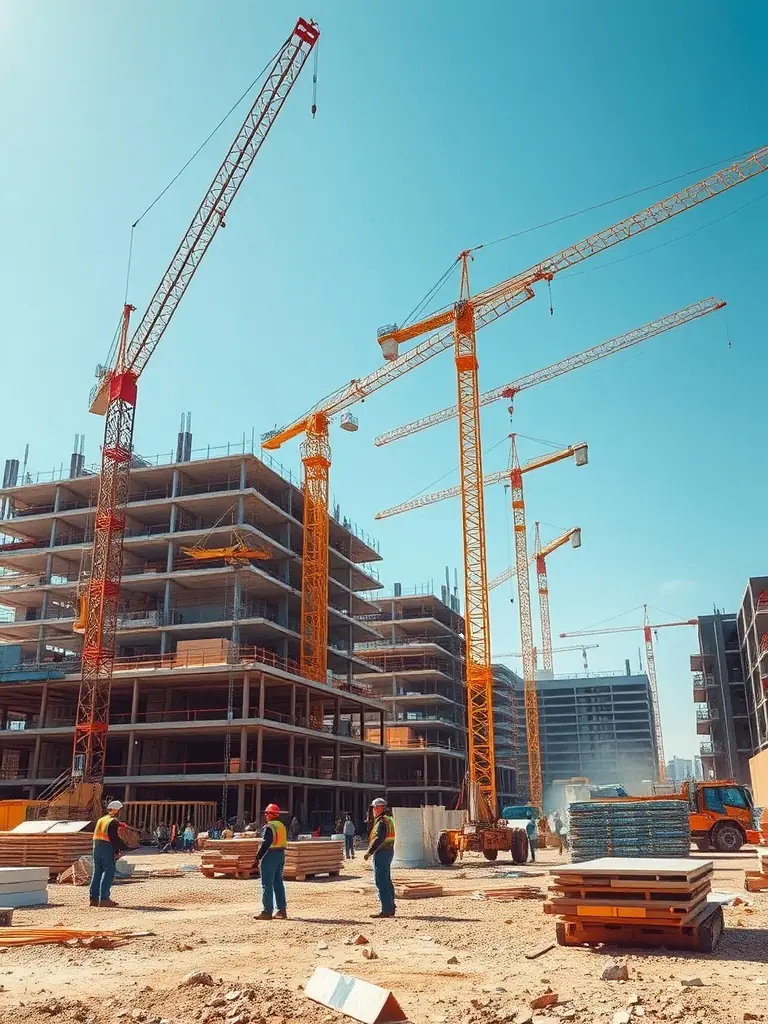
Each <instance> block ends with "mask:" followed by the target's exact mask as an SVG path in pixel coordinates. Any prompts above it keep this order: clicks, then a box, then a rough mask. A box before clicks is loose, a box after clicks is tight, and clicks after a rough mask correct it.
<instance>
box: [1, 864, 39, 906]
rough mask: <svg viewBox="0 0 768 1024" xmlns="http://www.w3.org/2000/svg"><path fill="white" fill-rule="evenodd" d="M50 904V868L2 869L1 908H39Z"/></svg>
mask: <svg viewBox="0 0 768 1024" xmlns="http://www.w3.org/2000/svg"><path fill="white" fill-rule="evenodd" d="M47 902H48V868H47V867H42V868H0V907H39V906H41V905H42V904H44V903H47Z"/></svg>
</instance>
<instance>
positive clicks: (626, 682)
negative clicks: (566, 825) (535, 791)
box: [516, 672, 658, 809]
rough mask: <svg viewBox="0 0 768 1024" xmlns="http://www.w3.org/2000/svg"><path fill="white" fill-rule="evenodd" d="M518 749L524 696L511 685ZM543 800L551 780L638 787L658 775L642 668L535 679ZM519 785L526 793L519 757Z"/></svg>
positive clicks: (523, 734)
mask: <svg viewBox="0 0 768 1024" xmlns="http://www.w3.org/2000/svg"><path fill="white" fill-rule="evenodd" d="M516 692H517V707H518V723H519V734H520V750H521V752H522V751H524V750H525V749H526V743H527V733H526V726H525V700H524V695H523V687H522V684H520V685H518V686H517V687H516ZM536 692H537V694H538V698H539V736H540V743H541V766H542V779H543V783H544V806H545V809H547V808H548V806H549V796H548V792H549V790H550V787H551V786H552V783H553V782H555V781H556V780H563V779H572V778H587V779H589V781H590V782H591V783H592V784H593V785H596V786H601V785H613V784H615V783H620V784H622V785H623V786H624V787H625V788H626V789H627V791H628V792H629V793H638V794H640V793H642V792H643V791H644V789H645V787H644V785H643V784H644V783H646V782H647V781H649V780H650V781H653V780H655V779H656V778H657V775H658V769H657V764H658V759H657V753H656V740H655V732H654V721H653V704H652V701H651V691H650V685H649V683H648V677H647V676H646V675H645V674H641V675H631V674H629V673H626V672H614V673H594V674H592V673H588V674H586V675H583V676H558V677H555V678H554V679H538V680H537V681H536ZM518 786H519V790H520V792H521V793H522V794H525V795H526V797H527V795H528V793H529V781H528V767H527V763H526V759H525V758H524V757H523V756H522V754H521V757H520V764H519V780H518Z"/></svg>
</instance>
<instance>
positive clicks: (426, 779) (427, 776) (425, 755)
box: [423, 751, 429, 786]
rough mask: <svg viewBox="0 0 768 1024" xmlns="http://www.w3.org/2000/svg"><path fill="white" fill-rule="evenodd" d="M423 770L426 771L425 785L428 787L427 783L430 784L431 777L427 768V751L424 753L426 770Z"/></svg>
mask: <svg viewBox="0 0 768 1024" xmlns="http://www.w3.org/2000/svg"><path fill="white" fill-rule="evenodd" d="M423 770H424V785H425V786H426V785H427V783H428V782H429V775H428V774H427V772H428V770H429V769H428V768H427V754H426V751H425V752H424V769H423Z"/></svg>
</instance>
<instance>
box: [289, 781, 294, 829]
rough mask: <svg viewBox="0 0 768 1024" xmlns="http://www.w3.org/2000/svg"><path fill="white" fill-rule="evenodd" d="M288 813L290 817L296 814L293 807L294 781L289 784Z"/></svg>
mask: <svg viewBox="0 0 768 1024" xmlns="http://www.w3.org/2000/svg"><path fill="white" fill-rule="evenodd" d="M288 814H289V815H290V818H292V817H293V815H294V814H295V811H294V809H293V783H291V784H290V785H289V786H288ZM290 818H289V820H290Z"/></svg>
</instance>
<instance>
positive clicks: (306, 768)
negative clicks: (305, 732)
mask: <svg viewBox="0 0 768 1024" xmlns="http://www.w3.org/2000/svg"><path fill="white" fill-rule="evenodd" d="M308 771H309V736H305V737H304V778H305V779H308V778H309V775H308V774H307V772H308ZM304 788H305V789H306V786H305V787H304Z"/></svg>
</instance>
